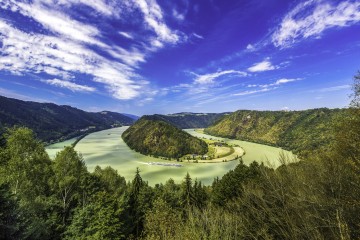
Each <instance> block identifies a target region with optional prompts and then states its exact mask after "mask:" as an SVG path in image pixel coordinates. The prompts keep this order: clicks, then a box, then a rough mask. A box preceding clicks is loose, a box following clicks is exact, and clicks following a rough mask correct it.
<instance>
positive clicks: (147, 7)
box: [134, 0, 180, 44]
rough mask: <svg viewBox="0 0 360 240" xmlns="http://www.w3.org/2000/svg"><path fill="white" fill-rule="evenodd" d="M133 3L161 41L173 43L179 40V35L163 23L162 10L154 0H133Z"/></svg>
mask: <svg viewBox="0 0 360 240" xmlns="http://www.w3.org/2000/svg"><path fill="white" fill-rule="evenodd" d="M134 3H135V4H136V5H137V6H138V7H139V9H140V10H141V12H142V13H143V15H144V21H145V23H146V24H147V25H148V27H149V28H151V29H152V30H154V32H155V33H156V35H157V37H158V39H159V40H160V41H161V42H164V43H172V44H175V43H177V42H179V41H180V36H179V35H178V34H177V33H176V32H174V31H172V30H171V29H170V28H169V27H168V26H167V25H166V24H165V21H164V17H163V13H162V10H161V8H160V6H159V5H158V4H157V2H156V0H135V1H134Z"/></svg>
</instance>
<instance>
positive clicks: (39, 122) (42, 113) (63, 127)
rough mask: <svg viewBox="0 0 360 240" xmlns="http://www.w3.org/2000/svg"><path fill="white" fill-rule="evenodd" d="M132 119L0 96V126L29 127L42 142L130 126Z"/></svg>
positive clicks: (106, 112) (109, 113)
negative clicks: (117, 126) (114, 127)
mask: <svg viewBox="0 0 360 240" xmlns="http://www.w3.org/2000/svg"><path fill="white" fill-rule="evenodd" d="M133 123H134V120H133V119H132V118H130V117H128V116H125V115H123V114H120V113H115V112H109V111H103V112H97V113H94V112H85V111H83V110H80V109H77V108H74V107H70V106H65V105H62V106H60V105H56V104H53V103H37V102H27V101H21V100H17V99H12V98H6V97H3V96H0V127H12V126H14V125H18V126H25V127H28V128H31V129H32V130H33V131H34V132H35V133H36V136H37V137H38V138H40V139H41V140H43V141H45V142H52V141H58V140H65V139H69V138H73V137H76V136H79V135H82V134H84V133H89V132H94V131H100V130H103V129H108V128H111V127H112V126H114V125H119V126H121V125H131V124H133Z"/></svg>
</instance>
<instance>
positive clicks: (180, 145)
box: [122, 115, 208, 158]
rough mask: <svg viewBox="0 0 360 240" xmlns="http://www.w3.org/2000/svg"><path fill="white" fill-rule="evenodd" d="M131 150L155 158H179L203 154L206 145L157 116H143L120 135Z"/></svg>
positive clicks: (206, 147) (206, 149)
mask: <svg viewBox="0 0 360 240" xmlns="http://www.w3.org/2000/svg"><path fill="white" fill-rule="evenodd" d="M122 138H123V139H124V141H125V142H126V144H127V145H128V146H129V147H130V148H131V149H133V150H135V151H137V152H140V153H142V154H145V155H153V156H155V157H157V156H161V157H167V158H180V157H182V156H184V155H186V154H205V153H206V152H207V151H208V146H207V144H206V143H205V142H204V141H203V140H201V139H198V138H196V137H193V136H191V135H190V134H188V133H186V132H184V131H182V130H181V129H179V128H177V127H175V126H173V125H171V124H169V123H168V122H166V121H163V120H162V118H161V117H159V116H158V115H153V116H143V117H142V118H140V119H139V120H138V121H136V123H135V124H134V125H132V126H130V127H129V128H128V129H126V131H125V132H124V133H123V134H122Z"/></svg>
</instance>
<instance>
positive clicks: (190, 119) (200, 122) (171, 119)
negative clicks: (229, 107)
mask: <svg viewBox="0 0 360 240" xmlns="http://www.w3.org/2000/svg"><path fill="white" fill-rule="evenodd" d="M228 114H230V113H189V112H186V113H174V114H168V115H160V114H155V116H157V117H159V118H161V119H162V120H163V121H166V122H168V123H170V124H172V125H174V126H176V127H178V128H181V129H186V128H206V127H209V126H211V125H213V124H214V123H216V122H217V121H219V120H220V119H221V118H222V117H223V116H225V115H228Z"/></svg>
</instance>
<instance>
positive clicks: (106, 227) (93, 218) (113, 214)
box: [65, 192, 125, 240]
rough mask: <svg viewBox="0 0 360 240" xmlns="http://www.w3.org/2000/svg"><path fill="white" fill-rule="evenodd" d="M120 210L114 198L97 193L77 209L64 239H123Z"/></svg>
mask: <svg viewBox="0 0 360 240" xmlns="http://www.w3.org/2000/svg"><path fill="white" fill-rule="evenodd" d="M121 210H122V209H121V208H120V207H119V203H118V201H117V200H116V198H115V197H114V196H111V195H110V194H108V193H106V192H98V193H97V194H96V195H95V196H94V197H93V199H92V201H91V202H90V203H89V204H88V205H87V206H85V207H78V208H77V211H76V213H75V215H74V218H73V220H72V222H71V225H70V226H69V227H68V229H67V231H66V233H65V239H104V240H112V239H114V240H116V239H124V237H125V236H124V234H123V223H122V221H121V219H120V212H121Z"/></svg>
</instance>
